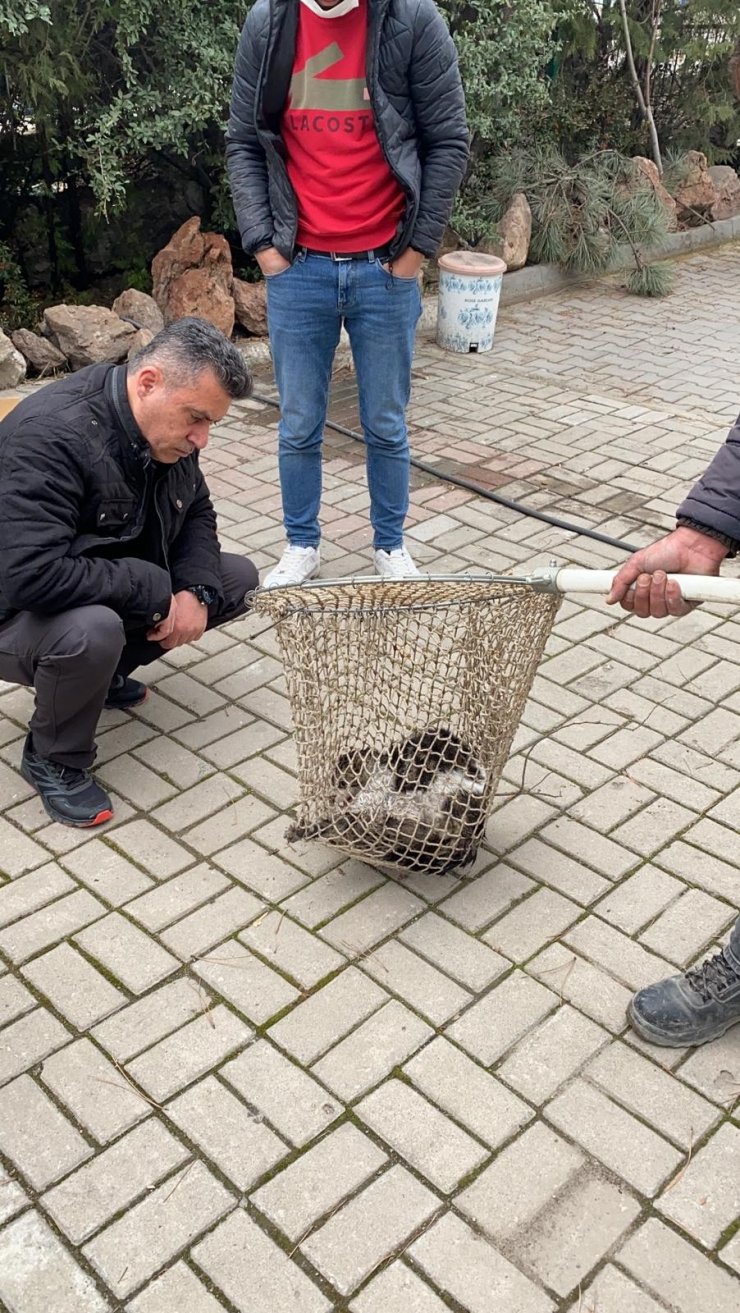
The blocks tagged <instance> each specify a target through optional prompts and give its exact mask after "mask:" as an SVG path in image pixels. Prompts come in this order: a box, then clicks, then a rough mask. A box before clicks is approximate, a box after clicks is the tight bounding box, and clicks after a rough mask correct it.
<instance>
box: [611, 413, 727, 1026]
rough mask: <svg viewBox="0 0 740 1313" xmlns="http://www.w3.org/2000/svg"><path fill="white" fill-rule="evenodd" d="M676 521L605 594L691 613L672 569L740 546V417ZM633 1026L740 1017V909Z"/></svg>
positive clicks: (706, 564) (704, 565)
mask: <svg viewBox="0 0 740 1313" xmlns="http://www.w3.org/2000/svg"><path fill="white" fill-rule="evenodd" d="M677 519H678V528H676V529H674V530H673V532H672V533H669V534H667V535H666V537H665V538H661V539H659V541H658V542H656V543H653V544H652V545H651V546H650V547H644V548H643V549H642V551H639V552H635V554H634V556H631V557H630V559H629V561H627V562H626V563H625V565H623V566H622V568H621V570H619V572H618V573H617V575H616V577H615V579H614V583H613V585H612V590H611V592H610V594H609V597H608V598H607V601H608V602H610V603H614V602H620V603H621V605H622V607H623V608H624V610H625V611H631V612H632V613H633V614H634V615H636V616H639V617H641V618H642V619H645V618H647V617H648V616H653V617H655V618H656V619H660V620H662V619H663V618H664V617H665V616H669V615H675V616H678V615H685V614H686V613H687V612H688V611H690V610H692V609H693V605H695V604H693V605H692V604H691V603H688V602H684V600H683V598H682V596H681V590H680V588H679V586H678V584H677V583H676V582H675V581H674V580H669V579H667V574H668V573H670V574H708V575H712V574H719V570H720V565H721V564H722V561H723V560H724V558H725V557H726V556H728V555H729V556H735V555H737V553H738V552H740V419H739V420H738V422H737V423H736V424H735V426H734V428H732V429H731V430H730V433H729V435H728V437H727V441H726V442H725V444H724V446H722V447H720V449H719V451H718V452H717V454H716V456H715V457H714V459H713V460H712V462H711V464H710V465H709V466H708V468H707V469H706V470H705V471H704V473H703V475H702V476H701V478H700V479H699V482H698V483H697V484H695V485H694V487H693V488H692V489H691V492H690V493H689V495H688V497H687V498H686V500H685V501H684V502H683V503H682V505H681V506H679V508H678V512H677ZM629 1018H630V1021H631V1023H632V1026H633V1027H634V1029H635V1030H636V1031H637V1033H638V1035H641V1036H642V1038H643V1039H646V1040H648V1041H649V1042H650V1043H651V1044H667V1045H670V1046H672V1047H676V1048H683V1046H684V1045H692V1044H705V1043H706V1042H707V1040H711V1039H717V1038H718V1037H719V1036H720V1035H724V1033H725V1031H726V1030H729V1028H730V1027H731V1026H735V1025H737V1024H738V1022H740V917H739V918H738V920H737V921H736V922H735V927H734V929H733V931H732V934H731V935H730V940H729V943H728V944H727V945H726V946H725V948H723V949H722V950H721V951H720V952H719V953H716V954H715V955H714V956H713V957H710V958H709V959H708V960H707V961H705V962H702V963H701V964H700V965H699V966H696V967H690V968H689V970H688V971H684V972H683V973H682V974H681V975H678V976H669V978H668V979H667V980H660V981H658V982H657V983H656V984H654V985H648V986H647V987H646V988H645V989H641V990H640V991H639V992H638V993H637V994H635V996H634V998H633V999H632V1002H631V1003H630V1008H629Z"/></svg>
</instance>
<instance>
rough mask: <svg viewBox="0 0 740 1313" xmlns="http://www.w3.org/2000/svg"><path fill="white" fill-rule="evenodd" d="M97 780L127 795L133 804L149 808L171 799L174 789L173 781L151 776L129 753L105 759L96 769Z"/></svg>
mask: <svg viewBox="0 0 740 1313" xmlns="http://www.w3.org/2000/svg"><path fill="white" fill-rule="evenodd" d="M97 774H98V776H99V777H100V780H101V782H102V783H103V784H104V785H105V787H106V788H107V789H115V791H116V792H117V793H120V795H121V797H122V798H127V799H128V801H129V802H131V803H133V805H134V807H139V808H141V809H142V810H143V808H145V807H146V808H153V807H156V806H157V803H160V802H165V800H166V799H167V798H171V797H172V795H173V794H174V793H176V792H177V789H176V788H175V786H174V785H173V784H170V783H168V782H167V780H163V779H162V776H161V775H155V773H154V771H152V770H149V767H148V766H145V765H144V764H143V762H140V761H137V760H136V758H135V757H132V756H131V755H130V754H129V753H124V754H123V756H122V757H116V758H115V760H114V761H109V762H106V763H105V764H104V765H102V766H100V767H99V768H98V770H97Z"/></svg>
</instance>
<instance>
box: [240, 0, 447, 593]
mask: <svg viewBox="0 0 740 1313" xmlns="http://www.w3.org/2000/svg"><path fill="white" fill-rule="evenodd" d="M467 159H468V132H467V127H466V122H465V105H464V99H463V93H462V86H461V83H460V75H459V71H458V67H457V57H456V52H455V48H454V45H453V42H452V38H451V37H450V34H449V32H448V30H447V28H446V26H445V23H444V21H443V19H442V17H441V15H440V13H439V11H438V10H437V8H436V6H435V5H434V3H433V0H323V2H320V0H257V3H256V4H255V5H254V7H253V8H252V9H251V10H250V13H249V15H248V17H247V21H246V23H245V25H244V30H243V31H242V35H241V40H240V42H239V49H238V52H237V57H236V70H235V75H234V89H233V96H232V103H231V118H230V122H229V130H228V144H227V160H228V166H229V174H230V178H231V188H232V193H233V197H234V206H235V209H236V215H237V219H238V222H239V229H240V232H241V237H242V244H243V246H244V250H245V251H247V252H248V253H249V254H254V255H255V256H256V259H257V262H258V264H259V266H260V269H261V270H262V273H263V274H264V276H265V279H266V281H267V319H268V326H269V332H270V344H271V348H272V357H273V363H274V367H275V377H276V379H277V386H278V391H279V394H280V405H281V410H282V416H281V420H280V426H279V449H278V452H279V464H280V485H281V489H282V497H283V518H284V523H285V530H286V535H287V539H288V545H287V548H286V550H285V551H284V553H283V555H282V558H281V560H280V562H279V564H278V566H277V567H276V568H275V569H274V570H273V571H271V573H270V574H268V576H267V578H266V579H265V580H264V586H265V587H272V586H274V585H276V584H288V583H291V584H296V583H301V582H302V581H303V580H305V579H310V578H311V577H312V576H313V575H315V574H317V573H318V570H319V565H320V560H319V538H320V528H319V507H320V503H321V441H322V436H323V432H324V423H325V419H326V409H327V404H328V395H329V381H330V378H331V369H332V362H333V359H334V353H335V351H336V348H337V344H338V342H339V333H340V329H341V327H342V325H343V324H345V325H346V327H347V332H348V334H349V339H350V344H351V347H352V355H353V359H354V364H355V371H356V374H357V384H358V390H359V402H360V420H361V423H362V428H363V432H364V435H365V443H366V447H367V477H368V486H369V490H370V520H371V523H372V528H373V545H374V549H375V551H374V557H375V568H376V571H377V573H379V574H382V575H385V576H387V577H389V578H402V577H405V576H408V575H413V574H418V570H417V569H416V566H415V565H414V562H413V560H412V558H411V556H410V555H409V553H408V551H407V550H406V548H405V547H404V545H403V525H404V520H405V518H406V512H407V510H408V499H409V444H408V435H407V432H406V423H405V410H406V406H407V404H408V399H409V394H410V390H411V361H412V356H413V349H414V337H415V332H416V325H417V322H418V319H419V315H420V313H421V293H420V288H419V281H418V274H419V270H420V268H421V265H422V262H423V259H424V257H425V256H432V255H434V253H435V252H436V250H437V248H438V246H439V244H440V242H441V240H442V235H443V232H444V228H445V224H446V223H447V220H448V218H449V214H450V210H451V209H452V203H453V200H454V197H455V193H456V191H457V189H458V187H459V185H460V182H461V181H462V178H463V175H464V172H465V168H466V164H467Z"/></svg>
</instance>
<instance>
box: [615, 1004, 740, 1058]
mask: <svg viewBox="0 0 740 1313" xmlns="http://www.w3.org/2000/svg"><path fill="white" fill-rule="evenodd" d="M627 1017H628V1019H629V1023H630V1025H631V1027H632V1029H633V1030H634V1031H635V1032H636V1033H637V1034H638V1035H639V1036H640V1039H644V1040H645V1041H646V1042H647V1043H648V1044H659V1045H660V1046H661V1048H667V1049H695V1048H699V1047H700V1045H702V1044H711V1042H712V1040H715V1039H721V1038H722V1036H723V1035H724V1034H725V1033H726V1032H727V1031H728V1030H731V1029H732V1027H733V1026H737V1025H738V1024H740V1017H737V1018H735V1020H734V1021H728V1022H727V1025H726V1026H718V1027H717V1028H716V1030H713V1031H712V1033H711V1034H710V1035H704V1036H703V1038H702V1039H679V1038H678V1036H676V1037H675V1038H674V1037H673V1036H669V1035H666V1033H665V1031H662V1030H658V1029H657V1028H656V1027H653V1026H651V1025H650V1023H649V1022H645V1021H643V1020H642V1018H641V1017H638V1016H637V1014H636V1012H635V1011H634V1009H633V1007H632V1004H631V1003H630V1005H629V1007H628V1008H627Z"/></svg>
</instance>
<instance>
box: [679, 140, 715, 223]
mask: <svg viewBox="0 0 740 1313" xmlns="http://www.w3.org/2000/svg"><path fill="white" fill-rule="evenodd" d="M685 163H686V176H685V177H684V179H683V181H682V182H680V183H679V185H678V187H677V188H676V192H675V196H676V202H677V204H678V214H679V218H682V219H685V220H686V221H687V222H688V223H693V224H696V223H701V222H702V220H703V218H704V217H705V216H706V215H707V214H709V212H710V211H711V209H712V206H713V205H715V204H716V202H717V191H716V188H715V186H714V183H713V182H712V179H711V177H710V175H709V169H708V168H707V157H706V155H702V153H701V151H700V150H689V151H687V152H686V160H685Z"/></svg>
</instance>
